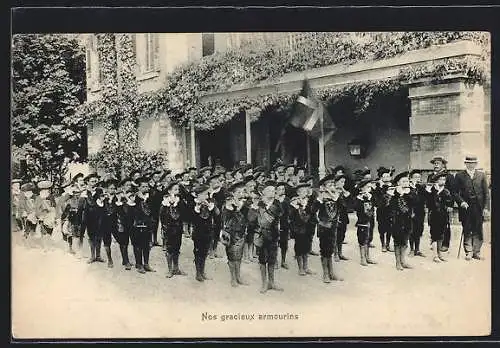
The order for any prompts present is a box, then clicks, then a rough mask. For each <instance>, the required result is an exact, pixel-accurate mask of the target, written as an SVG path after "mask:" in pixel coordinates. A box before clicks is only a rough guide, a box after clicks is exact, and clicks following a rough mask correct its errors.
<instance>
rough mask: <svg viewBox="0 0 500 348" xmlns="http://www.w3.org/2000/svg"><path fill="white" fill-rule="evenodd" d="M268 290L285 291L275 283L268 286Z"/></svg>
mask: <svg viewBox="0 0 500 348" xmlns="http://www.w3.org/2000/svg"><path fill="white" fill-rule="evenodd" d="M267 290H275V291H284V289H283V288H282V287H279V286H278V285H276V284H275V283H274V282H273V283H269V284H268V285H267Z"/></svg>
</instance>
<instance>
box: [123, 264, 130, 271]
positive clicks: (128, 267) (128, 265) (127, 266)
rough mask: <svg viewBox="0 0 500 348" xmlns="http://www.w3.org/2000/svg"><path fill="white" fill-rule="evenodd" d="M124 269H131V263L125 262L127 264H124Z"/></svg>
mask: <svg viewBox="0 0 500 348" xmlns="http://www.w3.org/2000/svg"><path fill="white" fill-rule="evenodd" d="M125 269H126V270H127V271H130V270H131V269H132V264H130V263H127V264H126V265H125Z"/></svg>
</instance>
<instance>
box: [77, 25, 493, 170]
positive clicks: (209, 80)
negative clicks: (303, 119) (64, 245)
mask: <svg viewBox="0 0 500 348" xmlns="http://www.w3.org/2000/svg"><path fill="white" fill-rule="evenodd" d="M318 34H319V35H316V36H315V39H314V40H309V41H307V40H306V41H304V42H302V43H301V45H300V46H299V47H296V48H295V50H294V52H293V54H290V52H286V51H284V50H282V49H277V48H276V47H273V46H272V45H270V46H267V47H263V48H261V49H259V50H256V49H254V48H252V47H249V48H245V47H243V48H240V49H233V50H228V51H226V52H221V53H215V54H214V55H211V56H207V57H203V58H202V59H201V60H199V61H195V62H189V63H187V64H185V65H182V66H180V67H178V68H176V69H174V71H172V73H170V74H169V75H168V76H167V78H166V80H165V82H164V83H163V87H162V88H160V89H158V90H155V91H152V92H147V93H141V94H138V93H137V86H136V80H135V79H134V77H133V74H132V71H133V69H131V67H132V66H133V65H134V64H135V63H134V59H135V58H134V53H133V52H132V50H131V47H132V45H131V42H130V36H129V35H117V34H98V38H99V37H100V38H101V39H100V40H99V41H100V42H101V44H100V45H99V44H98V49H99V51H100V53H101V57H104V63H103V64H102V65H101V67H102V68H101V69H102V73H103V75H109V76H107V77H105V78H104V80H105V81H107V83H106V84H105V88H104V90H103V96H105V97H104V98H101V99H99V100H97V101H94V102H91V103H87V104H85V105H83V106H82V108H81V109H80V111H79V112H81V113H82V114H84V115H85V116H86V117H88V118H89V119H99V118H102V119H104V120H105V121H104V122H105V123H106V124H107V125H108V126H107V127H110V129H118V127H117V125H116V123H117V121H120V122H122V126H121V127H120V129H122V131H123V132H124V133H123V135H122V138H125V139H127V138H130V139H132V142H130V143H127V144H123V146H124V149H125V151H124V152H123V154H124V155H123V156H125V157H126V156H129V155H128V154H130V153H132V152H133V150H132V149H133V148H134V146H135V147H136V144H137V143H136V141H137V140H136V139H137V135H136V133H134V131H133V129H134V125H135V129H136V128H137V122H138V119H143V118H144V119H146V118H161V117H168V118H169V119H170V120H172V121H173V122H174V123H175V124H176V125H177V126H181V127H184V126H186V125H189V124H190V122H191V121H194V124H195V127H196V128H197V129H198V130H210V129H214V128H216V127H218V126H220V125H222V124H224V123H226V122H228V121H229V120H231V119H232V118H233V117H234V116H235V115H236V114H238V113H239V112H240V111H241V110H246V109H250V108H258V109H261V110H265V109H266V108H268V107H276V108H281V109H285V110H286V109H287V108H289V107H290V106H291V105H292V103H293V102H294V100H295V98H296V95H295V94H294V93H290V94H280V95H276V94H268V95H261V96H258V97H253V98H248V97H243V98H239V99H233V100H217V101H215V102H201V101H200V99H201V97H202V96H203V95H205V94H207V93H213V92H217V91H226V90H228V89H230V88H232V87H235V86H252V85H255V84H256V83H258V82H260V81H269V83H272V82H273V81H274V80H276V79H277V78H279V77H281V76H283V75H284V74H286V73H288V72H300V71H305V70H307V69H311V68H316V67H322V66H326V65H331V64H347V65H349V64H353V63H355V62H359V61H360V60H379V59H385V58H391V57H395V56H397V55H399V54H402V53H405V52H409V51H412V50H416V49H421V48H427V47H430V46H433V45H439V44H446V43H450V42H455V41H457V40H470V41H473V42H476V43H478V44H480V45H481V46H482V47H483V51H484V52H483V55H482V56H481V57H463V58H454V59H448V60H445V61H442V62H440V63H430V64H426V65H423V66H418V67H407V68H404V69H401V71H400V73H399V75H398V77H397V78H394V79H392V80H390V81H387V80H383V81H368V82H362V83H353V84H350V85H344V86H340V87H332V88H328V89H324V90H321V91H318V93H319V94H320V98H322V99H323V100H324V101H325V102H327V103H332V104H334V103H341V102H342V101H343V100H345V99H346V98H351V99H354V100H355V101H356V106H355V111H356V114H363V113H365V111H366V110H368V108H369V107H370V104H371V101H372V100H374V99H376V97H377V96H378V95H387V94H391V93H393V92H394V91H397V90H399V89H400V88H401V86H402V83H406V82H408V81H412V80H416V79H419V78H422V77H431V79H433V80H439V79H440V78H442V77H443V76H445V75H447V74H450V73H454V72H462V73H463V74H465V75H466V76H467V77H468V78H469V80H470V81H476V82H479V83H488V79H489V34H488V33H479V32H404V33H365V34H363V35H361V38H362V39H361V40H360V39H355V38H354V37H353V36H352V35H351V34H350V33H318ZM113 40H115V41H117V43H118V45H117V46H113V45H112V42H113ZM113 47H115V49H117V52H118V62H121V63H120V64H121V65H122V66H123V67H124V69H123V71H122V72H121V73H120V77H121V78H122V79H123V81H124V83H125V85H127V86H128V87H129V88H128V89H127V93H125V94H121V93H118V92H117V91H116V88H114V86H116V85H117V84H113V83H110V82H112V81H114V79H117V78H118V77H115V76H114V75H116V72H115V73H113V72H112V70H113V69H115V71H116V64H115V63H114V62H113V60H114V59H115V58H113V57H116V54H113V53H112V52H109V50H112V49H113ZM118 115H120V116H118ZM110 119H111V121H110ZM113 120H114V121H113ZM113 122H114V123H113ZM127 134H128V135H127ZM110 135H111V136H110V137H109V139H108V140H106V144H108V145H107V146H106V147H105V149H104V152H107V153H109V154H110V156H108V157H109V158H110V159H111V162H110V163H105V165H106V166H109V165H111V166H115V167H118V166H119V163H116V162H119V161H120V158H121V157H123V156H117V152H116V149H118V148H121V145H122V144H118V141H117V140H116V139H115V138H114V135H112V132H110ZM113 144H114V145H115V150H113V146H112V145H113ZM118 145H120V146H118ZM121 161H122V164H123V159H121ZM100 165H103V164H102V163H101V164H100Z"/></svg>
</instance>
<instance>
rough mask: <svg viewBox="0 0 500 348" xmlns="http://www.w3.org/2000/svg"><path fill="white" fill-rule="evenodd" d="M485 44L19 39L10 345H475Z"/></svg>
mask: <svg viewBox="0 0 500 348" xmlns="http://www.w3.org/2000/svg"><path fill="white" fill-rule="evenodd" d="M490 39H491V38H490V33H488V32H483V31H352V32H351V31H349V32H348V31H345V32H341V31H330V32H308V31H300V32H299V31H290V32H279V31H269V32H258V31H248V32H242V31H241V32H240V31H234V32H189V33H183V32H150V33H144V32H86V33H23V34H13V35H12V37H11V114H10V118H11V182H10V185H11V217H10V218H11V269H12V280H11V289H12V291H11V294H12V295H11V306H12V308H11V311H12V317H11V325H12V333H11V334H12V337H13V338H16V339H132V338H138V339H145V338H160V339H162V338H164V339H173V338H174V339H175V338H179V339H180V338H221V337H224V338H242V337H243V338H244V337H249V338H251V337H270V338H273V337H381V336H391V337H398V336H412V337H419V336H426V337H429V336H432V337H443V336H486V335H489V334H490V333H491V320H492V318H491V317H492V309H491V302H492V301H491V288H492V285H491V279H492V277H491V259H492V246H491V227H490V217H491V215H492V213H491V209H492V207H491V203H490V197H491V181H492V176H491V174H492V173H491V163H490V157H491V156H490V149H491V147H490V143H491V138H490V133H491V131H490V117H491V111H490V110H491V108H490V104H491V102H490V100H491V77H490V75H491V74H490V71H491V63H490V62H491V49H490V46H491V43H490Z"/></svg>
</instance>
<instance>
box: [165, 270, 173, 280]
mask: <svg viewBox="0 0 500 348" xmlns="http://www.w3.org/2000/svg"><path fill="white" fill-rule="evenodd" d="M173 276H174V274H173V273H172V271H168V272H167V274H166V275H165V277H166V278H172V277H173Z"/></svg>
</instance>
